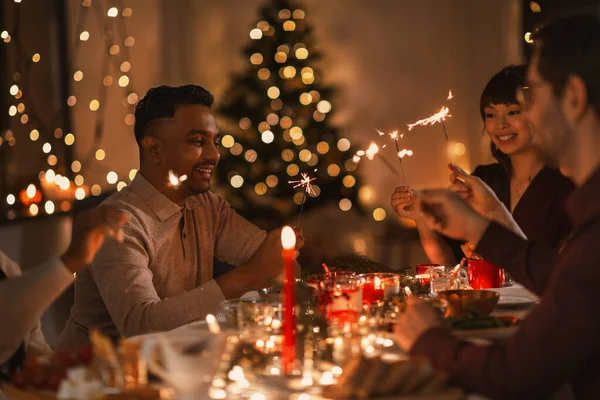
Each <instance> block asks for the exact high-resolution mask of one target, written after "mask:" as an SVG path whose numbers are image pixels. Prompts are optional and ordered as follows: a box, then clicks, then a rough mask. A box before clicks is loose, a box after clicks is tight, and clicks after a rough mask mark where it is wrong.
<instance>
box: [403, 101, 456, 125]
mask: <svg viewBox="0 0 600 400" xmlns="http://www.w3.org/2000/svg"><path fill="white" fill-rule="evenodd" d="M449 113H450V109H449V108H448V107H446V106H444V107H442V108H441V109H440V111H438V112H437V113H435V114H433V115H432V116H430V117H427V118H424V119H420V120H418V121H417V122H415V123H412V124H408V130H409V131H411V130H412V129H413V128H414V127H415V126H419V125H422V126H425V125H433V124H436V123H439V122H442V121H445V120H446V118H448V117H451V115H450V114H449Z"/></svg>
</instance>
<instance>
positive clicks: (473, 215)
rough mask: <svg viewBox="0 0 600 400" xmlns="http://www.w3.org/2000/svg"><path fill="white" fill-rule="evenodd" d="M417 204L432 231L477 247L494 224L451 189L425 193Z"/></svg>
mask: <svg viewBox="0 0 600 400" xmlns="http://www.w3.org/2000/svg"><path fill="white" fill-rule="evenodd" d="M413 201H414V203H415V207H416V208H417V209H418V210H419V211H420V212H421V213H422V214H423V221H424V222H425V223H426V224H427V226H429V228H430V229H433V230H435V231H438V232H440V233H441V234H443V235H445V236H448V237H450V238H452V239H458V240H464V241H467V242H471V243H474V244H477V243H479V240H480V239H481V237H482V236H483V233H484V232H485V230H486V229H487V227H488V225H489V223H490V221H489V220H488V219H487V218H485V217H484V216H482V215H480V214H478V213H477V212H476V211H475V210H473V208H471V206H469V204H468V203H467V202H466V201H465V200H463V199H462V198H461V197H460V196H459V195H458V194H457V193H455V192H453V191H451V190H447V189H433V190H425V191H423V192H420V193H417V194H416V195H415V196H413Z"/></svg>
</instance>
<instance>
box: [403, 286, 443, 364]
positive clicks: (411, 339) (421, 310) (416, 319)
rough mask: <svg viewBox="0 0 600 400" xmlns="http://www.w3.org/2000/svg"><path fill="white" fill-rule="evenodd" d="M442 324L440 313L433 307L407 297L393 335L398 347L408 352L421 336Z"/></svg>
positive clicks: (414, 298) (417, 299) (415, 298)
mask: <svg viewBox="0 0 600 400" xmlns="http://www.w3.org/2000/svg"><path fill="white" fill-rule="evenodd" d="M443 324H444V321H443V319H442V317H441V315H440V313H439V312H438V311H436V310H435V309H434V308H433V307H431V306H430V305H429V304H427V303H426V302H425V301H423V300H421V299H419V298H417V297H408V298H407V299H406V307H405V309H404V312H403V313H401V314H400V317H399V318H398V320H397V322H396V325H395V326H394V334H395V336H396V340H397V341H398V344H399V345H400V347H401V348H402V349H404V351H407V352H409V351H410V350H411V349H412V347H413V346H414V344H415V343H416V342H417V340H418V339H419V337H421V335H422V334H424V333H425V332H427V331H428V330H430V329H432V328H436V327H440V326H443Z"/></svg>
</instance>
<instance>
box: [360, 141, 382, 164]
mask: <svg viewBox="0 0 600 400" xmlns="http://www.w3.org/2000/svg"><path fill="white" fill-rule="evenodd" d="M377 153H379V146H377V143H375V142H373V141H371V143H369V148H367V150H365V156H367V158H368V159H369V160H372V159H373V158H375V155H376V154H377ZM357 154H358V153H357Z"/></svg>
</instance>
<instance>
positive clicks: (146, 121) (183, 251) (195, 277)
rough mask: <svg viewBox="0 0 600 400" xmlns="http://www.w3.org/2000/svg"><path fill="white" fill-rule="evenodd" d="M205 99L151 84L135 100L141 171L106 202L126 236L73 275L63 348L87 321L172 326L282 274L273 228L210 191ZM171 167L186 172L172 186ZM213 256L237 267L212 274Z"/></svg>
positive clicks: (215, 136)
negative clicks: (121, 217) (123, 216)
mask: <svg viewBox="0 0 600 400" xmlns="http://www.w3.org/2000/svg"><path fill="white" fill-rule="evenodd" d="M212 106H213V96H212V95H211V94H210V93H209V92H208V91H206V90H205V89H204V88H201V87H199V86H194V85H188V86H182V87H167V86H161V87H157V88H154V89H150V91H148V93H147V94H146V96H145V98H143V99H142V100H140V102H139V103H138V105H137V106H136V111H135V119H136V123H135V137H136V140H137V142H138V144H139V148H140V171H139V173H138V174H137V176H136V177H135V179H134V180H133V181H132V182H131V184H130V185H129V186H128V187H126V188H124V189H123V190H122V191H120V192H118V193H116V194H114V195H113V196H111V197H109V198H108V199H107V200H106V203H107V204H111V205H114V206H116V207H117V208H119V209H121V210H123V211H124V212H126V213H127V214H128V215H129V216H130V220H129V221H128V223H127V224H126V225H125V227H124V231H125V241H124V243H123V244H122V245H119V246H117V245H116V243H114V242H110V241H107V243H105V245H104V247H103V248H102V249H101V250H100V251H99V253H98V255H97V257H96V259H95V260H94V263H93V264H92V266H91V267H90V268H89V269H86V270H85V271H83V272H82V273H80V274H78V275H77V279H76V282H75V304H74V306H73V308H72V309H71V317H70V319H69V321H68V322H67V326H66V327H65V330H64V331H63V332H62V335H61V337H60V341H59V346H60V347H73V346H78V345H80V344H83V343H86V342H87V341H88V332H89V329H90V328H94V327H96V328H99V329H100V330H101V331H102V332H104V333H105V334H107V335H109V336H111V337H113V338H116V337H119V336H126V337H127V336H133V335H139V334H143V333H148V332H156V331H165V330H170V329H174V328H177V327H179V326H181V325H184V324H187V323H189V322H192V321H195V320H198V319H202V318H204V317H205V316H206V315H207V314H208V313H215V312H217V311H218V310H219V308H220V305H221V302H222V301H224V300H225V299H230V298H236V297H239V296H240V295H242V294H243V293H244V291H247V288H261V287H265V286H268V284H269V280H270V279H272V278H274V277H277V276H278V275H280V273H281V270H282V261H281V243H280V229H278V230H276V231H272V232H269V233H265V232H264V231H262V230H261V229H259V228H257V227H256V226H254V225H253V224H251V223H250V222H248V221H246V220H245V219H244V218H242V217H240V216H239V215H238V214H237V213H236V212H235V211H233V210H232V209H231V207H230V206H229V204H228V203H227V202H226V201H225V200H223V199H222V198H221V197H219V196H217V195H215V194H214V193H212V192H210V191H209V189H210V178H211V176H212V173H213V171H214V169H215V167H216V165H217V163H218V161H219V157H220V156H219V150H218V146H219V142H220V133H219V130H218V129H217V124H216V119H215V115H214V113H213V111H212V109H211V108H212ZM169 171H173V173H174V174H175V176H178V177H183V176H184V175H185V176H187V179H186V180H183V181H181V182H177V184H175V185H173V184H172V183H170V180H169ZM176 181H177V180H176ZM296 234H297V247H298V248H300V247H301V246H302V245H303V243H304V239H303V237H302V233H301V231H299V230H297V232H296ZM213 258H217V259H219V260H221V261H225V262H228V263H230V264H233V265H237V266H238V267H237V268H236V269H234V270H233V271H231V272H228V273H226V274H224V275H222V276H220V277H218V278H216V279H213V278H212V272H213Z"/></svg>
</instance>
